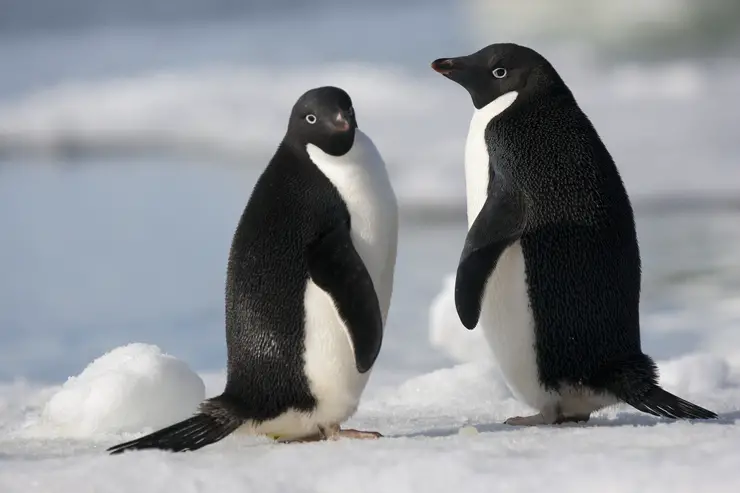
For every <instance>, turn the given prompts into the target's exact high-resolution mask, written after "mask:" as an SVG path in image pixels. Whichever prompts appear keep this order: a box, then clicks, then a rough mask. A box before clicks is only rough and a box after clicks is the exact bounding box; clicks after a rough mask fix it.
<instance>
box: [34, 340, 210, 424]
mask: <svg viewBox="0 0 740 493" xmlns="http://www.w3.org/2000/svg"><path fill="white" fill-rule="evenodd" d="M204 398H205V385H204V384H203V380H201V378H200V377H199V376H198V374H196V373H195V372H193V370H191V369H190V367H188V365H187V364H186V363H185V362H183V361H180V360H178V359H177V358H175V357H173V356H170V355H168V354H164V353H162V352H161V351H160V349H159V347H157V346H153V345H150V344H143V343H132V344H128V345H126V346H121V347H118V348H115V349H113V350H112V351H110V352H108V353H106V354H104V355H103V356H101V357H99V358H97V359H96V360H94V361H93V362H92V363H90V364H89V365H88V366H87V368H85V369H84V370H83V371H82V373H80V374H79V375H78V376H76V377H70V378H69V379H68V380H67V381H66V382H65V383H64V385H63V386H62V387H61V389H60V390H59V391H58V392H57V393H56V394H54V395H53V396H52V397H51V399H50V400H49V401H48V402H47V403H46V406H45V408H44V410H43V412H42V415H41V420H40V423H39V424H40V425H41V427H42V428H43V429H44V430H45V432H47V433H52V434H54V435H61V436H75V437H80V436H93V435H96V434H110V433H125V432H129V433H134V432H141V431H148V430H149V429H156V428H161V427H164V426H167V425H170V424H173V423H175V422H177V421H180V420H183V419H185V418H187V417H189V416H191V415H192V414H193V412H194V411H195V410H196V409H197V406H198V404H199V403H200V402H201V401H202V400H203V399H204Z"/></svg>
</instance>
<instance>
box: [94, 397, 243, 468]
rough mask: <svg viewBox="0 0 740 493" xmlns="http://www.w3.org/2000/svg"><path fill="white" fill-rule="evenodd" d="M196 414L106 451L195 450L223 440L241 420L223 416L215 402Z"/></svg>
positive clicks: (113, 452)
mask: <svg viewBox="0 0 740 493" xmlns="http://www.w3.org/2000/svg"><path fill="white" fill-rule="evenodd" d="M201 411H202V412H200V413H198V414H196V415H195V416H193V417H191V418H188V419H186V420H184V421H180V422H179V423H175V424H173V425H170V426H168V427H166V428H163V429H161V430H159V431H155V432H154V433H151V434H149V435H146V436H143V437H141V438H137V439H135V440H131V441H129V442H125V443H121V444H118V445H115V446H113V447H110V448H109V449H107V450H106V452H110V453H111V455H115V454H120V453H122V452H125V451H127V450H145V449H159V450H168V451H171V452H186V451H193V450H198V449H200V448H203V447H205V446H206V445H210V444H212V443H215V442H218V441H219V440H222V439H224V438H226V437H227V436H228V435H230V434H231V433H233V432H234V431H235V430H236V429H237V428H239V427H240V426H241V425H242V423H243V420H242V419H240V418H238V417H236V416H234V415H232V414H230V413H229V412H227V409H226V408H222V407H220V406H219V405H218V401H215V402H214V400H211V401H206V403H204V405H203V406H202V407H201Z"/></svg>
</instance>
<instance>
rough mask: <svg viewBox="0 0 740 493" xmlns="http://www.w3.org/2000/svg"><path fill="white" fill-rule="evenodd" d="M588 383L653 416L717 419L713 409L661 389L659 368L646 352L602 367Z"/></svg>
mask: <svg viewBox="0 0 740 493" xmlns="http://www.w3.org/2000/svg"><path fill="white" fill-rule="evenodd" d="M591 384H592V385H593V387H595V388H602V389H605V390H607V391H608V392H610V393H612V394H614V395H615V396H616V397H617V398H618V399H620V400H622V401H624V402H626V403H627V404H629V405H630V406H632V407H634V408H635V409H637V410H639V411H642V412H644V413H648V414H652V415H653V416H661V417H664V418H671V419H715V418H717V414H715V413H713V412H712V411H709V410H708V409H704V408H703V407H700V406H697V405H696V404H692V403H691V402H688V401H686V400H684V399H681V398H680V397H677V396H675V395H673V394H671V393H670V392H668V391H666V390H663V389H662V388H661V387H660V386H659V385H658V368H657V367H656V365H655V362H653V360H652V359H651V358H650V357H649V356H647V355H646V354H639V355H637V356H635V357H633V358H630V359H628V360H622V361H620V362H619V363H618V364H614V365H610V366H609V367H607V368H604V369H603V370H602V371H601V372H599V374H598V375H597V376H596V377H595V378H594V379H592V381H591Z"/></svg>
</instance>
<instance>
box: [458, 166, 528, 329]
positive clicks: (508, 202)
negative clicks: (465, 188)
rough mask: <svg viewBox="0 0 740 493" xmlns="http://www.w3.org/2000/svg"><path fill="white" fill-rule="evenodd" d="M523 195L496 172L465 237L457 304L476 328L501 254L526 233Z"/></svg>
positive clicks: (468, 323)
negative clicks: (487, 287)
mask: <svg viewBox="0 0 740 493" xmlns="http://www.w3.org/2000/svg"><path fill="white" fill-rule="evenodd" d="M525 223H526V221H525V207H524V201H523V198H522V197H521V195H520V194H519V193H517V192H516V191H515V190H513V189H511V188H509V187H508V186H507V184H506V183H505V182H504V180H503V177H502V176H500V175H495V176H494V178H493V181H492V182H491V184H490V186H489V190H488V198H487V199H486V202H485V203H484V204H483V208H482V209H481V211H480V212H479V213H478V217H476V218H475V221H474V222H473V224H472V225H471V226H470V230H469V231H468V235H467V236H466V237H465V246H464V247H463V251H462V254H461V255H460V262H459V264H458V266H457V275H456V278H455V307H456V308H457V314H458V316H459V317H460V321H461V322H462V324H463V325H464V326H465V327H466V328H467V329H468V330H473V329H474V328H475V326H476V325H478V319H479V318H480V312H481V303H482V299H483V290H484V289H485V287H486V281H487V280H488V277H489V276H490V275H491V272H493V269H494V268H495V267H496V263H497V262H498V259H499V257H500V256H501V254H502V253H503V252H504V250H506V248H507V247H508V246H509V245H511V244H512V243H514V242H515V241H516V240H517V239H519V237H520V236H521V235H522V233H523V232H524V226H525Z"/></svg>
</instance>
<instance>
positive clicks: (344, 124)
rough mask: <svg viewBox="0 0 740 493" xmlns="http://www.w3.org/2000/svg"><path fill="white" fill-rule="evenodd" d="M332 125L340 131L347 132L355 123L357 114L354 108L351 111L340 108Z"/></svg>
mask: <svg viewBox="0 0 740 493" xmlns="http://www.w3.org/2000/svg"><path fill="white" fill-rule="evenodd" d="M332 125H333V126H334V129H335V130H336V131H338V132H346V131H347V130H349V129H350V128H351V127H352V126H353V125H355V114H354V111H353V110H352V109H350V110H349V111H343V110H339V111H338V112H337V113H336V115H334V118H333V119H332Z"/></svg>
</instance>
